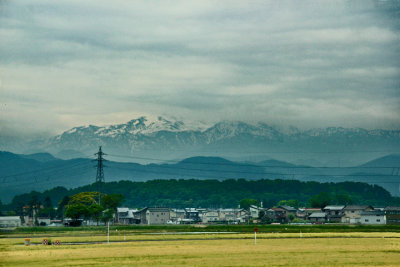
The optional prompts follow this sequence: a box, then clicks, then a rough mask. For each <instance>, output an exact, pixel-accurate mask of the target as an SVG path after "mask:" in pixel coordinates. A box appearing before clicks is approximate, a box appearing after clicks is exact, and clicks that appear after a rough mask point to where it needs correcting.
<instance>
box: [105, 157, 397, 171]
mask: <svg viewBox="0 0 400 267" xmlns="http://www.w3.org/2000/svg"><path fill="white" fill-rule="evenodd" d="M109 156H112V157H118V158H130V159H142V160H152V161H160V162H168V163H179V164H191V165H196V164H198V165H223V166H235V167H239V166H240V167H244V166H245V167H266V168H285V169H393V168H400V167H399V166H378V167H372V166H351V167H341V166H321V167H313V166H298V165H293V164H291V165H289V166H279V165H264V164H257V163H255V164H249V163H240V162H237V163H235V162H233V163H216V162H185V161H184V160H165V159H157V158H147V157H136V156H125V155H115V154H109ZM159 164H160V163H159ZM288 164H290V163H288Z"/></svg>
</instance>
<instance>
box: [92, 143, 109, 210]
mask: <svg viewBox="0 0 400 267" xmlns="http://www.w3.org/2000/svg"><path fill="white" fill-rule="evenodd" d="M95 155H97V159H95V161H97V174H96V183H97V186H98V191H99V205H101V203H100V202H101V185H102V183H104V170H103V167H104V164H103V161H105V159H104V158H103V156H104V155H107V154H105V153H104V152H103V151H101V146H99V152H97V153H95Z"/></svg>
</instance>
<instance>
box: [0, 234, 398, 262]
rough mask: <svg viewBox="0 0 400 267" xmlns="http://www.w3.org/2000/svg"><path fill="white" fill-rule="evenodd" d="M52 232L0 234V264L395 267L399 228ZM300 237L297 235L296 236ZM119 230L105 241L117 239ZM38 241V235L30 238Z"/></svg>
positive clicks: (112, 237) (116, 235)
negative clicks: (45, 241)
mask: <svg viewBox="0 0 400 267" xmlns="http://www.w3.org/2000/svg"><path fill="white" fill-rule="evenodd" d="M74 233H75V235H63V234H62V233H59V234H58V235H57V234H54V233H52V234H53V235H54V236H53V237H52V238H51V239H52V240H53V241H54V240H56V239H59V240H61V242H64V244H62V245H61V246H43V245H35V246H29V247H26V246H23V245H22V244H23V241H24V239H23V238H20V237H18V236H10V237H4V238H0V266H179V265H180V266H353V265H356V266H399V265H400V233H393V232H385V233H382V232H373V233H369V232H351V233H338V232H336V233H329V232H325V233H302V234H301V235H300V233H259V234H258V235H257V245H255V244H254V235H253V234H251V233H223V234H209V233H208V234H205V233H203V234H190V233H188V234H179V233H175V234H148V233H147V234H143V233H139V234H138V233H130V234H125V239H126V240H127V242H115V243H113V242H112V243H110V244H106V243H101V244H80V245H65V242H86V241H105V240H106V237H105V236H104V235H102V236H101V235H93V236H88V235H81V234H84V233H87V232H85V231H76V232H74ZM300 236H301V238H300ZM123 238H124V235H123V234H122V232H121V230H120V231H115V230H114V232H112V235H111V238H110V240H111V241H122V240H123ZM32 241H33V243H35V242H37V243H39V242H40V241H41V238H39V237H36V238H33V239H32Z"/></svg>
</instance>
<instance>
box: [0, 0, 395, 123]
mask: <svg viewBox="0 0 400 267" xmlns="http://www.w3.org/2000/svg"><path fill="white" fill-rule="evenodd" d="M399 3H400V1H378V0H377V1H373V0H371V1H346V0H343V1H329V2H327V1H324V2H318V1H255V2H248V3H247V2H246V1H234V2H232V1H229V2H214V1H200V2H192V1H190V2H187V1H178V2H176V3H175V4H173V5H172V4H170V3H169V4H167V3H164V2H163V1H151V2H148V1H142V2H135V4H130V3H127V2H124V1H117V2H113V3H109V2H108V1H96V2H79V1H56V2H54V1H35V2H30V1H7V2H0V10H1V16H0V38H1V40H2V42H1V43H0V59H1V61H0V73H1V74H0V79H1V84H0V86H2V87H1V91H0V97H1V99H3V100H2V101H3V102H4V103H5V104H8V105H9V106H10V108H8V109H6V110H5V111H4V112H2V115H1V116H2V118H0V119H2V121H6V122H8V123H11V122H12V123H11V124H12V125H21V124H24V123H26V122H31V121H36V120H37V119H35V118H37V117H40V118H41V120H37V123H35V125H37V127H38V128H43V127H45V128H54V129H55V130H56V131H61V130H64V129H66V128H69V127H71V126H75V125H80V124H83V123H92V124H102V123H112V122H122V121H127V120H129V119H131V118H132V117H133V116H136V115H140V114H141V113H145V114H152V115H157V114H169V115H177V116H178V117H183V118H185V119H187V120H191V119H201V120H207V119H209V118H213V120H219V119H241V120H253V121H254V120H260V121H265V122H273V123H280V124H295V125H296V126H299V127H312V126H322V127H323V126H328V125H343V126H349V127H351V126H354V127H366V128H376V127H384V128H385V127H386V128H393V127H394V128H398V127H400V116H398V115H400V114H399V113H400V112H399V110H400V92H399V91H400V90H399V89H400V57H399V52H400V42H399V41H400V35H399V30H400V27H399V25H400V23H399V16H397V15H398V14H399V10H400V4H399ZM49 110H50V111H51V112H48V111H49ZM22 114H24V115H22ZM96 114H97V116H96ZM113 118H114V119H113ZM113 120H117V121H113ZM32 128H34V127H32Z"/></svg>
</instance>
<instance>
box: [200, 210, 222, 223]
mask: <svg viewBox="0 0 400 267" xmlns="http://www.w3.org/2000/svg"><path fill="white" fill-rule="evenodd" d="M201 221H202V223H212V222H218V221H219V211H218V210H213V209H210V210H206V211H205V212H203V213H202V214H201Z"/></svg>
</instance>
